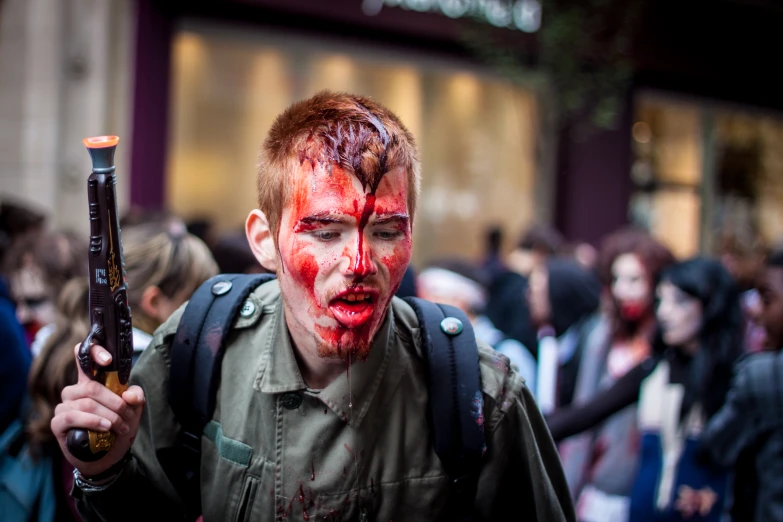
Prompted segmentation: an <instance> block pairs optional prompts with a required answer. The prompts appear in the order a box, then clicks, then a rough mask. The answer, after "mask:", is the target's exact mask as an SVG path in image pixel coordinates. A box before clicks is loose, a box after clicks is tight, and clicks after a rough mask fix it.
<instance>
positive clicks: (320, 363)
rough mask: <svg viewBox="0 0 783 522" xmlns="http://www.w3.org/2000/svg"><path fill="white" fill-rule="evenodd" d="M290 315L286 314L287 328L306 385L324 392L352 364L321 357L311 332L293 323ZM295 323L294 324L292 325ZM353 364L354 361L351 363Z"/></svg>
mask: <svg viewBox="0 0 783 522" xmlns="http://www.w3.org/2000/svg"><path fill="white" fill-rule="evenodd" d="M290 317H291V314H290V313H286V314H285V320H286V327H287V330H288V333H289V335H290V339H291V348H292V349H293V351H294V357H295V358H296V364H297V366H299V372H300V373H301V374H302V379H304V382H305V384H306V385H307V387H308V388H311V389H313V390H322V389H324V388H326V387H327V386H329V384H331V383H332V382H333V381H334V380H335V379H337V377H339V376H340V374H341V373H343V372H345V371H347V369H348V366H349V365H350V363H349V362H348V361H344V360H342V359H336V358H335V359H333V358H329V357H321V356H320V355H318V347H317V345H316V342H315V339H314V338H313V336H312V334H311V333H310V332H307V331H305V330H304V328H303V327H302V326H301V325H299V324H296V323H294V322H293V321H291V320H290V319H289V318H290ZM292 323H294V324H292ZM351 362H353V361H351Z"/></svg>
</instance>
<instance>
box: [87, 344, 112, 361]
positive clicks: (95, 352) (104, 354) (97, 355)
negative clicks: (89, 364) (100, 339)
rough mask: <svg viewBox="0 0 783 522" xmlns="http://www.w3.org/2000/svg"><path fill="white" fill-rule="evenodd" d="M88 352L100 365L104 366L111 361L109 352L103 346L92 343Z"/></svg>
mask: <svg viewBox="0 0 783 522" xmlns="http://www.w3.org/2000/svg"><path fill="white" fill-rule="evenodd" d="M90 354H91V355H92V360H93V361H97V362H98V364H100V365H101V366H106V365H107V364H109V363H110V362H111V354H110V353H109V351H108V350H106V348H104V347H103V346H98V345H97V344H93V345H92V346H91V347H90Z"/></svg>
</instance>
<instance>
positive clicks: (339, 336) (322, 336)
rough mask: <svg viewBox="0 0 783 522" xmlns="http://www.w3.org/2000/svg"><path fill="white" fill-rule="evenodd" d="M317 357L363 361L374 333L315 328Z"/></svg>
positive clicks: (362, 329) (368, 351)
mask: <svg viewBox="0 0 783 522" xmlns="http://www.w3.org/2000/svg"><path fill="white" fill-rule="evenodd" d="M316 330H317V334H316V343H317V349H318V356H319V357H323V358H325V359H341V360H344V361H348V360H351V361H356V360H359V361H363V360H365V359H366V358H367V356H368V355H369V354H370V349H371V348H372V344H373V341H374V339H375V335H376V334H377V331H376V332H372V334H369V332H367V329H365V328H361V329H352V330H344V329H342V328H339V327H338V328H325V327H316Z"/></svg>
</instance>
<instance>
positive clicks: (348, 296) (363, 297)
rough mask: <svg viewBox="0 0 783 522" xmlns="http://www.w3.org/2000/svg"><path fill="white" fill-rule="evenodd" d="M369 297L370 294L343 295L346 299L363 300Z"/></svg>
mask: <svg viewBox="0 0 783 522" xmlns="http://www.w3.org/2000/svg"><path fill="white" fill-rule="evenodd" d="M369 298H370V294H348V295H346V296H345V300H346V301H364V300H365V299H369Z"/></svg>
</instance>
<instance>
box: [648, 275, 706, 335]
mask: <svg viewBox="0 0 783 522" xmlns="http://www.w3.org/2000/svg"><path fill="white" fill-rule="evenodd" d="M658 299H659V302H658V308H657V310H656V317H657V319H658V324H659V325H660V327H661V332H662V334H663V340H664V342H665V343H666V344H667V345H669V346H680V347H695V348H698V343H696V342H695V341H697V339H698V336H699V332H700V331H701V326H702V322H703V315H704V310H703V306H702V304H701V301H700V300H699V299H698V298H696V297H693V296H692V295H690V294H687V293H686V292H683V291H682V290H680V289H679V288H677V287H676V286H675V285H673V284H672V283H670V282H668V281H663V282H661V284H659V285H658Z"/></svg>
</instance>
